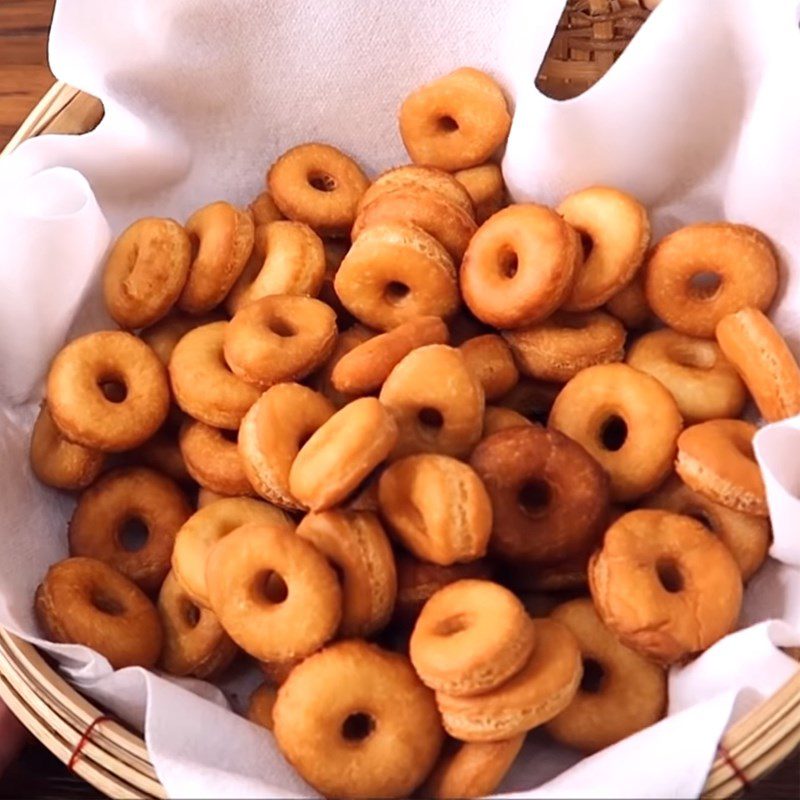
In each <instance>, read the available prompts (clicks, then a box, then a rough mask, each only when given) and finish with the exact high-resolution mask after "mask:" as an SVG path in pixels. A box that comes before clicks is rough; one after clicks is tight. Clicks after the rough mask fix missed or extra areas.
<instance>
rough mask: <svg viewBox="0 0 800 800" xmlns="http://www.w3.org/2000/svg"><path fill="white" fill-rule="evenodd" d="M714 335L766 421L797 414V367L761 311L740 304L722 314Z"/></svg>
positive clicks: (799, 389)
mask: <svg viewBox="0 0 800 800" xmlns="http://www.w3.org/2000/svg"><path fill="white" fill-rule="evenodd" d="M716 335H717V341H718V342H719V346H720V348H721V349H722V352H723V353H725V355H726V356H727V357H728V358H729V359H730V361H731V362H732V363H733V366H734V367H735V368H736V369H737V370H738V372H739V374H740V375H741V376H742V379H743V380H744V382H745V384H746V385H747V388H748V389H749V390H750V394H751V395H753V399H754V400H755V401H756V405H757V406H758V410H759V411H760V412H761V415H762V416H763V417H764V419H765V420H766V421H767V422H777V421H778V420H782V419H786V418H787V417H793V416H795V414H800V367H798V365H797V360H796V359H795V357H794V355H792V351H791V350H790V349H789V346H788V345H787V343H786V340H785V339H784V338H783V337H782V336H781V335H780V333H778V331H777V330H776V329H775V326H774V325H773V324H772V323H771V322H770V321H769V320H768V319H767V317H766V316H764V314H762V313H761V311H759V310H758V309H756V308H743V309H742V310H741V311H737V312H736V313H735V314H729V315H728V316H726V317H723V318H722V319H721V320H720V321H719V323H718V324H717V329H716ZM720 416H736V414H735V413H729V414H724V415H723V414H721V415H720Z"/></svg>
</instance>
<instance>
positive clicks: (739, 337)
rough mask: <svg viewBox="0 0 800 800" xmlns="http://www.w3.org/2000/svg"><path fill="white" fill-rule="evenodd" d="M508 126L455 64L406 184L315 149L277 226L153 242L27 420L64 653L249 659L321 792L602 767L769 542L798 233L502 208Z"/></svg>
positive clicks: (211, 222)
mask: <svg viewBox="0 0 800 800" xmlns="http://www.w3.org/2000/svg"><path fill="white" fill-rule="evenodd" d="M510 121H511V119H510V114H509V111H508V108H507V105H506V101H505V99H504V96H503V93H502V91H501V89H500V88H499V87H498V86H497V84H496V83H495V82H494V81H493V80H492V78H490V77H489V76H487V75H485V74H483V73H481V72H479V71H477V70H474V69H469V68H465V69H459V70H457V71H455V72H453V73H451V74H449V75H447V76H445V77H442V78H440V79H438V80H436V81H434V82H432V83H430V84H428V85H426V86H423V87H422V88H420V89H418V90H417V91H415V92H414V93H412V94H411V95H410V96H409V97H408V98H407V99H406V100H405V101H404V103H403V104H402V107H401V109H400V114H399V126H400V134H401V136H402V139H403V142H404V143H405V146H406V149H407V150H408V153H409V156H410V158H411V161H412V162H413V163H412V164H409V165H406V166H400V167H397V168H395V169H391V170H389V171H388V172H385V173H383V174H382V175H379V176H378V177H377V178H376V179H375V180H374V181H372V182H370V180H369V179H368V178H367V176H366V175H365V174H364V172H363V171H362V169H361V168H360V167H359V166H358V164H357V163H356V162H355V161H354V160H353V159H352V158H351V157H350V156H348V155H346V154H344V153H342V152H340V151H339V150H337V149H336V148H335V147H332V146H330V145H326V144H318V143H310V144H302V145H300V146H298V147H294V148H293V149H291V150H289V151H288V152H286V153H284V154H283V155H282V156H281V157H280V158H278V159H277V161H275V163H274V164H272V166H271V167H270V168H269V171H268V173H267V180H266V191H264V192H263V193H262V194H260V195H259V196H258V197H257V198H256V199H255V200H254V201H253V202H252V203H251V204H250V206H249V207H248V208H238V207H236V206H234V205H232V204H230V203H227V202H221V201H220V202H214V203H211V204H210V205H207V206H204V207H203V208H201V209H200V210H198V211H196V212H195V213H194V214H192V215H191V216H190V217H189V219H188V220H187V221H186V223H185V224H180V223H178V222H175V221H173V220H171V219H162V218H146V219H142V220H139V221H137V222H134V223H133V224H132V225H131V226H130V227H129V228H128V229H127V230H126V231H125V232H124V233H123V234H122V235H121V236H120V238H119V239H118V240H117V241H116V243H115V244H114V245H113V247H112V249H111V251H110V255H109V257H108V260H107V263H106V266H105V273H104V283H103V290H104V296H105V301H106V305H107V308H108V312H109V315H110V316H111V318H112V319H113V320H114V322H115V323H116V324H117V326H118V328H117V329H115V330H109V331H101V332H97V333H92V334H89V335H87V336H83V337H81V338H78V339H76V340H74V341H72V342H70V343H69V344H67V345H66V347H65V348H64V349H63V350H62V351H61V352H60V353H58V354H57V355H56V357H55V358H54V359H53V362H52V366H51V369H50V372H49V376H48V379H47V387H46V400H45V402H44V403H43V405H42V408H41V412H40V414H39V417H38V419H37V421H36V423H35V426H34V429H33V434H32V439H31V464H32V467H33V470H34V472H35V474H36V475H37V476H38V477H39V479H40V480H41V481H42V482H43V483H45V484H47V485H48V486H51V487H55V488H58V489H61V490H68V491H75V492H79V495H78V498H77V505H76V507H75V510H74V513H73V515H72V518H71V520H70V522H69V526H68V531H67V533H68V539H69V553H70V557H69V558H68V559H66V560H65V561H62V562H60V563H58V564H56V565H54V566H53V567H51V568H50V570H49V572H48V573H47V575H46V576H44V578H43V580H42V583H41V585H40V587H39V589H38V591H37V594H36V598H35V609H36V613H37V616H38V619H39V620H40V623H41V626H42V628H43V630H44V632H46V633H47V635H49V636H50V637H51V638H52V639H54V640H55V641H58V642H75V643H80V644H84V645H88V646H90V647H92V648H94V649H95V650H96V651H97V652H98V653H100V654H102V655H103V656H105V657H106V658H107V659H108V661H109V662H110V664H111V665H112V666H113V667H115V668H122V667H125V666H130V665H140V666H144V667H151V668H158V669H160V670H163V671H164V672H166V673H168V674H171V675H177V676H186V675H192V676H196V677H199V678H205V679H214V678H216V677H218V676H219V675H221V674H222V673H223V672H224V671H225V670H226V669H227V668H228V667H229V666H230V665H231V663H232V662H233V661H234V660H235V659H239V660H240V661H241V660H245V659H248V658H249V659H251V661H252V663H253V664H256V663H257V665H258V668H259V669H260V670H261V671H262V672H263V676H264V682H263V685H261V686H260V687H259V688H258V690H257V691H256V692H255V693H254V695H253V697H252V699H251V703H250V709H249V716H250V718H251V719H252V720H253V721H255V722H257V723H259V724H262V725H264V726H266V727H268V728H270V729H271V730H273V731H274V736H275V740H276V741H277V745H278V747H279V748H280V750H281V752H282V753H283V754H284V756H285V757H286V759H287V760H288V761H289V762H290V763H291V764H292V765H294V767H295V768H296V769H297V771H298V772H299V774H300V775H301V776H302V777H303V778H304V779H305V780H306V781H308V782H309V783H310V784H311V785H313V786H314V787H315V788H316V789H318V790H319V791H320V792H321V793H323V794H324V795H326V796H332V797H339V798H357V797H405V796H409V795H410V794H411V793H413V792H414V791H417V790H418V791H419V792H420V793H421V795H422V796H426V797H441V798H446V797H471V796H479V795H482V794H484V793H488V792H491V791H493V790H494V789H495V788H496V787H497V786H498V785H499V783H500V781H501V780H502V778H503V776H504V774H505V773H506V771H507V770H508V769H509V767H510V765H511V764H512V762H513V760H514V758H515V757H516V756H517V754H518V752H519V750H520V748H521V746H522V743H523V740H524V738H525V736H526V734H527V733H528V732H529V731H531V730H533V729H535V728H542V729H543V730H546V731H547V732H548V733H549V735H551V736H552V737H554V738H555V739H556V740H557V741H559V742H561V743H563V744H565V745H568V746H572V747H575V748H578V749H580V750H582V751H584V752H594V751H596V750H599V749H601V748H604V747H607V746H608V745H610V744H613V743H614V742H616V741H619V740H620V739H622V738H624V737H626V736H628V735H630V734H632V733H635V732H636V731H638V730H641V729H642V728H644V727H646V726H648V725H650V724H652V723H654V722H655V721H656V720H658V719H659V718H660V717H661V716H662V715H663V714H664V713H665V709H666V701H667V679H666V677H667V673H666V668H667V667H669V665H672V664H680V663H685V662H687V661H688V660H690V659H692V658H694V657H696V656H697V655H698V654H699V653H701V652H702V651H704V650H705V649H706V648H708V647H709V646H711V645H712V644H713V643H714V642H716V641H717V640H719V639H720V638H721V637H723V636H724V635H726V634H727V633H728V632H730V631H732V630H733V629H734V628H735V626H736V623H737V618H738V615H739V610H740V606H741V601H742V591H743V588H742V587H743V584H744V583H745V582H746V581H747V580H748V579H749V578H751V577H752V575H753V574H754V573H755V571H756V570H757V569H758V568H759V566H760V565H761V563H762V562H763V561H764V559H765V557H766V555H767V550H768V547H769V544H770V528H769V522H768V518H767V505H766V500H765V493H764V485H763V483H762V480H761V476H760V473H759V469H758V466H757V464H756V462H755V460H754V457H753V451H752V444H751V443H752V438H753V434H754V432H755V430H756V429H755V426H754V425H753V424H751V423H750V422H746V421H743V420H741V419H739V417H740V415H741V414H742V412H743V410H744V408H745V405H746V403H747V402H748V399H749V398H752V400H754V401H755V404H756V406H757V408H758V411H759V412H760V414H761V416H762V417H763V418H764V419H766V420H770V421H771V420H777V419H781V418H784V417H787V416H789V415H792V414H796V413H798V412H800V370H799V369H798V366H797V364H796V362H795V360H794V358H793V357H792V355H791V353H790V351H789V349H788V347H787V346H786V344H785V342H784V341H783V339H782V338H781V337H780V335H779V334H778V333H777V332H776V330H775V328H774V327H773V326H772V325H771V323H770V322H769V320H768V318H767V317H766V316H765V313H764V312H765V311H767V309H768V307H769V305H770V303H771V302H772V300H773V297H774V295H775V292H776V287H777V285H778V264H777V259H776V255H775V251H774V249H773V247H772V246H771V244H770V243H769V241H768V240H767V239H766V237H764V236H763V235H762V234H761V233H759V232H758V231H756V230H753V229H752V228H749V227H747V226H744V225H735V224H729V223H726V222H713V223H699V224H692V225H689V226H688V227H685V228H682V229H680V230H677V231H675V232H674V233H672V234H670V235H669V236H667V237H666V238H664V239H662V240H661V241H659V242H658V243H656V244H655V245H654V246H651V242H650V223H649V220H648V215H647V212H646V209H645V208H644V207H643V206H642V205H641V204H640V203H639V202H638V201H637V200H636V199H634V198H633V197H631V196H630V195H628V194H626V193H625V192H623V191H620V190H617V189H613V188H609V187H602V186H594V187H591V188H587V189H583V190H582V191H578V192H575V193H574V194H571V195H570V196H569V197H566V198H565V199H564V200H563V201H562V202H561V204H560V205H559V206H558V207H557V208H548V207H545V206H543V205H539V204H535V203H523V204H514V205H507V204H506V197H505V188H504V185H503V181H502V175H501V172H500V170H499V168H498V166H497V164H496V163H494V162H493V161H492V158H493V157H496V156H497V154H498V150H499V149H500V148H502V146H503V143H504V141H505V138H506V136H507V134H508V131H509V127H510ZM137 525H138V530H137ZM420 787H421V788H420Z"/></svg>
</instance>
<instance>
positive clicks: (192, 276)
mask: <svg viewBox="0 0 800 800" xmlns="http://www.w3.org/2000/svg"><path fill="white" fill-rule="evenodd" d="M186 232H187V233H188V234H189V237H190V238H191V240H192V242H193V243H194V244H195V246H196V250H195V255H194V259H193V261H192V264H191V267H190V268H189V278H188V280H187V281H186V285H185V286H184V287H183V291H182V292H181V296H180V297H179V298H178V307H179V308H181V309H183V310H184V311H186V312H188V313H189V314H202V313H204V312H206V311H210V310H211V309H212V308H214V306H216V305H219V304H220V303H221V302H222V301H223V300H224V299H225V295H226V294H228V292H229V291H230V289H231V287H232V286H233V284H234V283H235V281H236V279H237V278H238V277H239V275H241V273H242V270H243V269H244V265H245V264H246V263H247V259H248V258H250V253H252V251H253V239H254V236H255V231H254V227H253V217H252V216H251V214H250V213H249V212H248V211H242V210H241V209H238V208H236V206H232V205H231V204H230V203H226V202H224V201H222V200H220V201H218V202H216V203H210V204H209V205H207V206H203V208H201V209H198V210H197V211H195V212H194V214H192V216H191V217H189V219H188V220H187V222H186Z"/></svg>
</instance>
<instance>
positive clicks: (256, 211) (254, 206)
mask: <svg viewBox="0 0 800 800" xmlns="http://www.w3.org/2000/svg"><path fill="white" fill-rule="evenodd" d="M247 207H248V208H249V209H250V213H251V214H252V215H253V224H254V225H255V226H256V228H257V227H258V226H259V225H269V223H270V222H277V221H278V220H280V219H283V214H281V211H280V209H279V208H278V206H276V205H275V201H274V200H273V199H272V197H271V196H270V193H269V192H261V193H260V194H259V195H258V196H257V197H256V198H255V200H253V202H252V203H250V205H248V206H247Z"/></svg>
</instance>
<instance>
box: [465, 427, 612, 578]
mask: <svg viewBox="0 0 800 800" xmlns="http://www.w3.org/2000/svg"><path fill="white" fill-rule="evenodd" d="M470 465H471V466H472V468H473V469H474V470H475V471H476V472H477V474H478V476H479V477H480V478H481V480H482V481H483V483H484V485H485V487H486V491H487V492H488V494H489V498H490V499H491V504H492V517H493V525H492V538H491V543H490V545H491V549H492V551H493V552H494V553H496V554H497V555H499V556H500V557H501V558H503V559H506V560H508V561H512V562H525V563H533V564H556V563H558V562H560V561H563V560H564V559H566V558H571V557H574V556H577V555H579V554H580V553H583V552H585V551H586V550H587V549H591V548H592V547H593V546H594V544H595V542H596V541H597V540H598V538H599V536H600V535H601V533H602V528H603V524H604V523H605V520H606V514H607V511H608V501H609V481H608V477H607V476H606V474H605V472H604V471H603V469H602V467H601V466H600V465H599V464H598V463H597V462H596V461H595V460H594V459H593V458H592V457H591V456H590V455H589V454H588V453H587V452H586V450H584V448H583V447H581V446H580V445H579V444H578V443H577V442H574V441H572V440H571V439H569V438H567V437H566V436H564V435H563V434H561V433H559V432H558V431H553V430H546V429H544V428H541V427H539V426H538V425H529V426H527V427H516V428H510V429H508V430H503V431H500V432H498V433H495V434H493V435H492V436H489V437H488V438H487V439H484V440H483V441H481V442H480V443H479V444H478V446H477V447H476V448H475V450H474V451H473V453H472V456H471V457H470Z"/></svg>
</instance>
